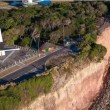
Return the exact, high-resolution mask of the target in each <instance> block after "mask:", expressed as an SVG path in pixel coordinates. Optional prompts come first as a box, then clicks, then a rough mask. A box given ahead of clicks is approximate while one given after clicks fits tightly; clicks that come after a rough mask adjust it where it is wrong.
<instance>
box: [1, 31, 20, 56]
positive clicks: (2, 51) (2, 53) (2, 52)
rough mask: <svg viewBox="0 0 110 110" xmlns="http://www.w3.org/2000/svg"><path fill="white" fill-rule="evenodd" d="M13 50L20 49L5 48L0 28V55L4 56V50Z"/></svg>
mask: <svg viewBox="0 0 110 110" xmlns="http://www.w3.org/2000/svg"><path fill="white" fill-rule="evenodd" d="M15 50H20V49H19V48H5V47H4V43H3V38H2V33H1V29H0V56H4V55H5V52H7V51H15Z"/></svg>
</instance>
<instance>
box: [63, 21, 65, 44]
mask: <svg viewBox="0 0 110 110" xmlns="http://www.w3.org/2000/svg"><path fill="white" fill-rule="evenodd" d="M64 31H65V30H64V21H63V46H65V42H64V37H65V33H64Z"/></svg>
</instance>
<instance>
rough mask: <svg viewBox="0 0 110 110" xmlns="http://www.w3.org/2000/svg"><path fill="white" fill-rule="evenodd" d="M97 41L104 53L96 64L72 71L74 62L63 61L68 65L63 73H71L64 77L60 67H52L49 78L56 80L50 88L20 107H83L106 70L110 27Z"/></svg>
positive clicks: (34, 109)
mask: <svg viewBox="0 0 110 110" xmlns="http://www.w3.org/2000/svg"><path fill="white" fill-rule="evenodd" d="M97 43H98V44H102V45H104V46H105V47H106V48H107V53H106V55H105V57H104V59H103V60H102V61H101V62H100V63H93V62H91V63H89V64H88V65H87V66H85V67H84V68H83V69H82V68H78V69H76V70H74V69H73V68H70V67H71V66H72V65H74V64H71V63H72V61H71V62H67V63H65V64H64V65H63V66H64V67H65V68H69V70H68V71H67V72H68V73H71V74H70V76H71V77H67V74H65V73H64V74H63V73H62V74H63V75H62V76H61V70H59V69H58V68H56V69H55V70H54V72H55V71H56V72H55V75H53V78H54V80H55V79H57V81H56V82H55V83H54V86H53V88H52V89H53V90H52V91H51V92H50V93H48V94H47V95H45V94H44V95H41V96H39V97H38V98H37V99H36V100H34V101H33V102H32V103H31V104H30V105H27V107H25V108H23V109H22V110H87V109H88V107H89V106H90V105H91V103H92V101H93V99H94V98H95V97H96V96H97V95H98V93H99V91H100V89H101V88H102V85H103V79H104V77H105V75H106V73H107V69H108V64H109V57H110V48H109V45H110V27H107V28H106V29H105V30H104V31H103V32H102V33H101V35H100V36H98V40H97ZM99 54H100V53H99ZM70 65H71V66H70ZM60 69H61V68H60ZM59 71H60V72H59ZM65 71H66V70H65ZM59 76H60V77H59ZM56 85H57V86H56ZM58 85H59V87H58ZM56 87H57V88H56Z"/></svg>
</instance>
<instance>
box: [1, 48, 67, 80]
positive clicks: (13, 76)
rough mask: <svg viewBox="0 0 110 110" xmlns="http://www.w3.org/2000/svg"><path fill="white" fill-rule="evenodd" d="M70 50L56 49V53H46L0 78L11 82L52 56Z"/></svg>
mask: <svg viewBox="0 0 110 110" xmlns="http://www.w3.org/2000/svg"><path fill="white" fill-rule="evenodd" d="M68 51H69V49H67V48H62V49H60V50H58V51H56V52H54V53H51V54H48V55H46V56H45V57H43V58H41V59H39V60H37V61H35V62H33V63H31V64H30V65H28V66H26V67H24V68H21V69H19V70H17V71H15V72H13V73H11V74H9V75H7V76H4V77H2V78H0V80H4V81H6V82H10V81H13V80H15V79H18V78H20V77H22V76H23V75H26V74H28V73H30V71H31V70H33V69H34V68H35V67H36V68H38V67H40V66H41V65H44V64H45V62H46V61H47V60H49V59H50V58H51V57H53V56H58V55H60V54H66V53H68Z"/></svg>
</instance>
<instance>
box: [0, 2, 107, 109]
mask: <svg viewBox="0 0 110 110" xmlns="http://www.w3.org/2000/svg"><path fill="white" fill-rule="evenodd" d="M106 12H107V6H106V5H105V4H104V3H103V2H73V3H60V4H57V3H56V4H53V5H50V6H45V7H43V6H35V7H28V8H26V7H25V8H24V7H23V8H19V9H17V10H1V11H0V28H2V30H3V37H4V40H5V42H6V44H8V45H13V44H18V45H22V46H25V47H27V46H30V45H31V40H32V39H36V40H38V37H39V36H40V38H41V41H43V42H46V41H49V42H51V43H54V44H62V42H63V33H62V32H63V27H64V30H65V31H64V37H71V38H76V37H80V38H81V39H82V40H81V42H79V44H78V47H79V49H80V51H81V53H80V54H79V55H78V56H77V57H76V59H77V58H78V59H86V58H89V59H90V60H93V61H94V60H95V61H100V60H101V59H102V58H103V56H104V55H105V53H106V48H105V47H103V46H102V45H99V44H96V39H97V34H98V31H99V30H98V27H100V25H102V24H103V20H104V16H105V14H106ZM41 43H42V42H41ZM99 53H100V54H99ZM67 70H68V69H65V71H67ZM52 84H53V80H52V76H51V74H49V75H47V76H42V77H39V78H32V79H30V80H28V81H25V82H22V83H20V84H18V85H16V86H15V87H9V88H7V89H6V90H3V91H0V110H13V109H16V107H18V106H20V105H22V103H23V104H28V101H30V100H33V99H34V98H35V97H37V96H38V95H40V94H42V93H48V92H49V91H50V89H51V87H52Z"/></svg>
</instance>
